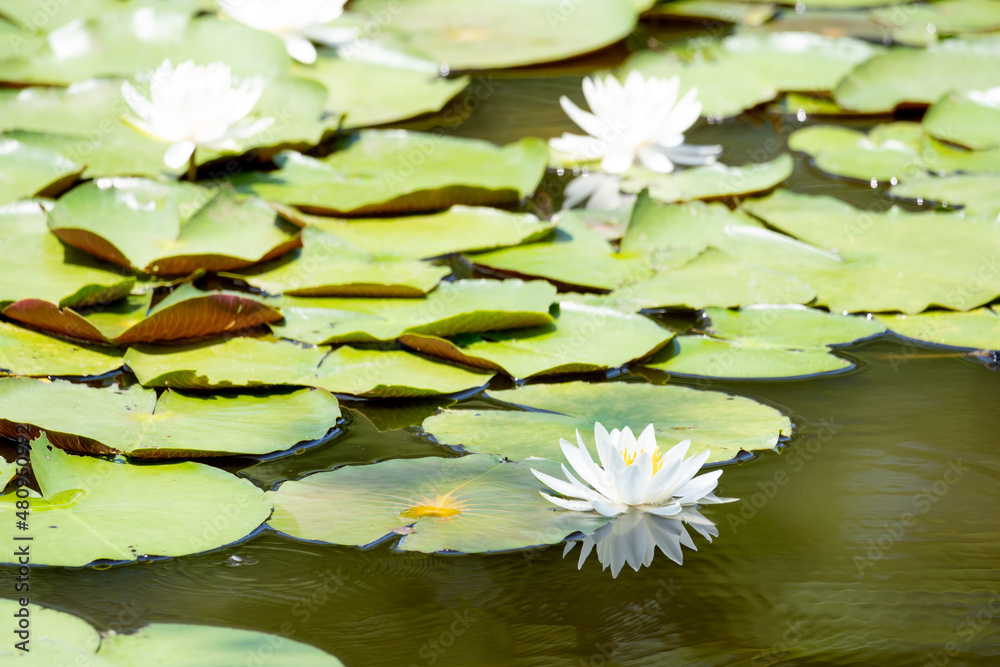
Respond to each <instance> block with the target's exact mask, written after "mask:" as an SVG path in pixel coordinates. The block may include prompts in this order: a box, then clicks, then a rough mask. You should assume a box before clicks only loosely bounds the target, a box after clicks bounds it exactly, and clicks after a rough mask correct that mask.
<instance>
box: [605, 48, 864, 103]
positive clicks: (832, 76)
mask: <svg viewBox="0 0 1000 667" xmlns="http://www.w3.org/2000/svg"><path fill="white" fill-rule="evenodd" d="M881 52H882V49H881V48H880V47H877V46H873V45H871V44H868V43H865V42H862V41H859V40H856V39H851V38H849V37H840V38H834V37H824V36H822V35H817V34H815V33H810V32H783V33H774V34H770V35H766V34H765V35H755V34H738V35H732V36H730V37H727V38H725V39H723V40H721V41H719V42H717V43H713V44H712V45H711V46H709V47H707V48H702V49H698V50H696V51H695V52H694V53H686V54H685V53H683V52H682V51H680V50H678V51H675V52H668V53H666V54H662V53H655V52H652V51H640V52H639V53H637V54H635V55H633V56H632V57H630V58H629V60H628V61H627V62H626V63H625V65H624V66H623V67H622V70H623V71H622V76H624V75H625V74H627V73H628V72H630V71H632V70H638V71H640V72H642V73H643V74H644V75H646V76H647V77H648V76H656V77H662V78H670V77H673V76H679V77H680V78H681V92H682V93H683V91H685V90H686V89H688V88H691V87H693V86H697V88H698V101H699V102H701V104H702V111H701V113H702V115H703V116H707V117H714V118H724V117H729V116H735V115H738V114H740V113H742V112H743V111H745V110H747V109H750V108H753V107H755V106H757V105H758V104H762V103H764V102H768V101H770V100H773V99H774V98H775V97H777V96H778V94H779V93H781V92H790V91H798V92H820V91H829V90H832V89H833V88H834V86H836V85H837V83H838V82H839V81H840V80H841V78H842V77H843V76H844V75H846V74H847V73H848V72H849V71H851V68H852V67H853V66H855V65H857V64H858V63H861V62H864V61H865V60H868V59H869V58H871V57H872V56H873V55H875V54H878V53H881Z"/></svg>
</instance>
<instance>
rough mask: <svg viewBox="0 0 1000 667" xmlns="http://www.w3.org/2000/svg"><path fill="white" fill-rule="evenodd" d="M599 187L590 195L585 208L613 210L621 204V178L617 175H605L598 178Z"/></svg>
mask: <svg viewBox="0 0 1000 667" xmlns="http://www.w3.org/2000/svg"><path fill="white" fill-rule="evenodd" d="M600 183H601V184H600V187H598V188H597V190H596V191H595V192H594V194H592V195H590V199H589V200H588V201H587V208H592V209H596V210H599V211H613V210H615V209H617V208H618V207H620V206H621V205H622V201H623V197H622V195H621V192H620V189H621V179H620V178H618V177H617V176H611V175H610V174H609V175H605V176H604V178H602V179H601V180H600Z"/></svg>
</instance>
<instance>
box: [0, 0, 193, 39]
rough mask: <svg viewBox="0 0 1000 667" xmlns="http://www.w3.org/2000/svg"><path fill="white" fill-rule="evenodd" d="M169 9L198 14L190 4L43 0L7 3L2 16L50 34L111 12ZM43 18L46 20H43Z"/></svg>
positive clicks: (164, 0) (137, 0)
mask: <svg viewBox="0 0 1000 667" xmlns="http://www.w3.org/2000/svg"><path fill="white" fill-rule="evenodd" d="M145 7H150V8H159V9H169V10H170V12H171V13H174V12H187V13H188V14H190V15H193V14H194V13H195V12H196V11H197V10H198V5H197V4H196V3H195V2H188V1H187V0H126V1H123V0H73V2H65V3H62V2H57V3H56V4H55V5H51V4H49V5H45V4H43V0H5V2H4V6H3V10H2V14H3V15H4V16H6V17H7V18H9V19H10V20H11V21H13V22H14V23H16V24H19V25H22V26H24V27H25V28H26V29H28V30H30V31H31V34H34V33H35V32H43V33H49V32H52V31H53V30H55V29H56V28H60V27H62V26H64V25H66V24H67V23H70V22H71V21H77V20H80V19H89V18H94V17H96V16H101V15H102V14H107V13H110V12H128V13H129V14H131V13H132V12H134V11H135V10H136V9H138V8H145ZM42 18H44V20H40V19H42Z"/></svg>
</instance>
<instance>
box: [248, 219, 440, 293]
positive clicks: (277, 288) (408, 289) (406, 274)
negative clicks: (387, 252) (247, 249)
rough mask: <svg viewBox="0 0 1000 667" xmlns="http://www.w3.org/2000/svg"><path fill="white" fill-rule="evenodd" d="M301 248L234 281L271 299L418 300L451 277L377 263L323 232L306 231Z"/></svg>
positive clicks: (431, 269) (427, 267)
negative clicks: (279, 296)
mask: <svg viewBox="0 0 1000 667" xmlns="http://www.w3.org/2000/svg"><path fill="white" fill-rule="evenodd" d="M302 246H303V247H302V249H301V250H299V251H295V252H293V253H291V254H288V255H286V256H284V257H282V258H280V259H276V260H274V261H273V262H268V263H265V264H261V265H258V266H255V267H252V268H249V269H245V270H244V271H243V272H241V273H238V274H232V275H233V276H234V277H237V278H239V279H241V280H245V281H246V282H247V283H249V284H251V285H253V286H254V287H258V288H260V289H262V290H263V291H265V292H267V293H269V294H282V293H283V294H290V295H298V296H401V297H418V296H423V295H424V294H426V293H427V292H429V291H431V290H432V289H434V288H435V287H436V286H437V284H438V282H440V280H441V279H442V278H444V277H445V276H447V275H448V274H449V273H451V269H449V268H448V267H447V266H435V265H433V264H429V263H427V262H420V261H412V260H397V259H392V258H387V259H380V258H377V257H373V256H372V255H370V254H368V253H367V252H365V251H364V250H362V249H360V248H358V247H356V246H354V245H352V244H351V243H348V242H347V241H344V240H343V239H341V238H339V237H337V236H334V235H333V234H328V233H327V232H324V231H323V230H322V229H320V228H318V227H307V228H306V229H304V230H303V231H302Z"/></svg>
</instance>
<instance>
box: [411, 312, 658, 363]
mask: <svg viewBox="0 0 1000 667" xmlns="http://www.w3.org/2000/svg"><path fill="white" fill-rule="evenodd" d="M671 338H673V334H672V333H671V332H670V331H668V330H666V329H664V328H663V327H661V326H659V325H658V324H656V323H655V322H653V321H652V320H650V319H648V318H646V317H644V316H642V315H633V314H631V313H623V312H620V311H616V310H613V309H611V308H602V307H597V306H591V305H586V304H581V303H574V302H572V301H563V302H562V303H560V304H559V314H558V317H557V318H556V320H555V322H553V323H552V324H548V325H546V326H540V327H534V328H530V329H517V330H513V331H500V332H496V333H490V334H485V335H482V336H465V335H463V336H458V337H457V338H456V340H455V341H454V342H452V341H449V340H445V339H444V338H438V337H435V336H432V335H426V334H420V333H415V334H409V333H408V334H405V335H403V336H402V337H401V338H400V342H401V343H403V344H404V345H407V346H409V347H412V348H413V349H415V350H419V351H420V352H425V353H427V354H432V355H435V356H439V357H443V358H445V359H450V360H452V361H456V362H458V363H462V364H465V365H467V366H474V367H477V368H486V369H489V370H498V371H503V372H505V373H507V374H508V375H510V376H511V377H513V378H515V379H521V378H529V377H534V376H537V375H555V374H559V373H586V372H591V371H603V370H607V369H609V368H618V367H619V366H624V365H625V364H627V363H629V362H630V361H634V360H636V359H642V358H644V357H648V356H650V355H652V354H654V353H656V352H657V351H658V350H660V349H661V348H662V347H663V346H664V345H666V344H667V343H669V342H670V339H671Z"/></svg>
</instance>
